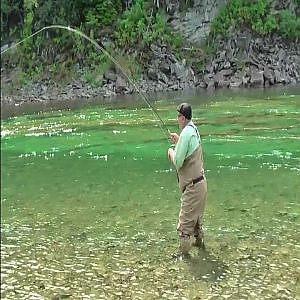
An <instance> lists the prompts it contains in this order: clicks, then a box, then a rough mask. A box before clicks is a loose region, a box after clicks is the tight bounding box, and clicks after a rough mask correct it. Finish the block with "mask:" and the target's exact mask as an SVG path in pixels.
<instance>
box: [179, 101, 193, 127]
mask: <svg viewBox="0 0 300 300" xmlns="http://www.w3.org/2000/svg"><path fill="white" fill-rule="evenodd" d="M177 112H178V115H177V117H178V124H179V127H180V129H183V128H184V127H185V125H186V124H187V123H188V122H189V121H190V120H191V119H192V107H191V105H190V104H188V103H181V104H180V105H178V106H177Z"/></svg>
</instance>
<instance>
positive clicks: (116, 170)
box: [1, 87, 300, 299]
mask: <svg viewBox="0 0 300 300" xmlns="http://www.w3.org/2000/svg"><path fill="white" fill-rule="evenodd" d="M149 100H150V101H151V103H152V104H153V106H155V108H156V109H157V112H158V114H159V115H160V117H161V118H162V120H163V121H164V123H165V124H166V126H167V127H168V129H170V130H171V131H175V130H177V124H176V122H177V114H176V106H177V105H178V104H179V103H180V102H182V101H188V102H190V103H192V104H193V119H194V122H195V123H196V124H197V125H198V128H199V131H200V134H201V136H202V143H203V148H204V159H205V168H206V176H207V179H208V190H209V193H208V202H207V206H206V211H205V220H204V223H205V224H204V225H205V234H206V235H205V240H206V250H205V251H204V250H201V251H197V250H196V249H193V250H192V252H191V256H192V257H191V259H190V260H188V261H177V260H175V259H174V258H173V254H174V253H175V252H176V250H177V245H178V240H177V235H176V223H177V216H178V211H179V205H180V203H179V198H180V194H179V191H178V188H177V181H176V174H175V171H174V168H173V167H172V166H171V165H170V163H169V162H168V160H167V158H166V150H167V148H168V146H169V142H168V140H167V139H166V137H165V135H164V133H163V131H162V130H161V128H160V126H159V125H160V124H159V121H158V120H157V118H156V117H155V116H154V115H153V113H152V111H151V110H150V109H149V108H148V107H147V105H145V103H143V102H142V100H141V98H140V97H139V96H138V95H136V96H133V95H131V96H126V97H119V98H116V99H111V100H110V101H107V100H106V101H105V102H104V101H103V100H101V99H93V100H91V101H86V102H85V103H84V104H82V103H81V102H79V101H73V102H72V101H71V102H69V103H68V104H66V103H60V102H59V101H58V102H57V103H52V104H51V105H50V104H47V105H43V106H42V107H37V106H36V105H35V106H30V105H27V106H24V107H22V108H20V107H11V108H10V109H8V108H7V109H6V110H5V112H3V114H2V121H1V298H2V299H63V298H69V299H228V298H229V299H296V298H297V297H300V287H299V285H300V259H299V257H300V242H299V241H300V235H299V232H300V225H299V224H300V222H299V221H300V202H299V200H300V184H299V183H300V90H299V87H290V88H283V87H282V88H277V89H268V90H263V89H262V90H234V91H232V90H219V91H217V92H214V93H207V92H203V91H197V90H190V91H186V92H180V93H179V92H178V93H167V94H156V95H149Z"/></svg>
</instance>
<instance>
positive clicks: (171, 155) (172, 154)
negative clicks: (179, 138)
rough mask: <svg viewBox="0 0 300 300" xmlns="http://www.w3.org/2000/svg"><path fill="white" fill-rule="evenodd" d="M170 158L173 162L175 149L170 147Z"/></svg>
mask: <svg viewBox="0 0 300 300" xmlns="http://www.w3.org/2000/svg"><path fill="white" fill-rule="evenodd" d="M168 159H169V160H170V161H171V162H173V160H174V149H173V148H169V149H168Z"/></svg>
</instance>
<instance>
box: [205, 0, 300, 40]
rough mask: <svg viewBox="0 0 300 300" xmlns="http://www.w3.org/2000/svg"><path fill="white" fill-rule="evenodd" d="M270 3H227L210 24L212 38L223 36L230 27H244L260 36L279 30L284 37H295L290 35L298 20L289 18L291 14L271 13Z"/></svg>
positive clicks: (259, 0)
mask: <svg viewBox="0 0 300 300" xmlns="http://www.w3.org/2000/svg"><path fill="white" fill-rule="evenodd" d="M271 3H272V1H271V0H254V1H252V0H251V1H250V0H231V1H228V2H227V4H226V5H225V7H224V8H223V9H222V10H221V11H220V13H219V15H218V16H217V17H216V18H215V19H214V20H213V22H212V27H211V34H212V36H213V37H216V36H218V35H225V34H226V33H227V32H228V30H229V29H230V28H232V27H237V26H242V25H246V26H249V27H250V28H252V30H253V31H254V32H256V33H258V34H260V35H269V34H272V33H274V32H276V31H278V30H279V32H280V33H281V34H282V35H283V36H285V37H289V38H294V37H296V36H295V35H294V33H292V28H293V26H295V25H296V24H297V23H299V18H296V16H292V18H289V17H291V12H289V13H290V16H287V14H286V13H284V12H282V13H281V14H279V15H280V17H278V14H275V13H273V12H271V9H270V6H271ZM294 28H295V27H294ZM297 37H299V32H298V34H297Z"/></svg>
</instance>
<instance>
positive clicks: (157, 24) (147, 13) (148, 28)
mask: <svg viewBox="0 0 300 300" xmlns="http://www.w3.org/2000/svg"><path fill="white" fill-rule="evenodd" d="M115 37H116V40H117V42H118V44H119V46H121V47H127V48H128V47H136V45H140V46H141V47H144V46H149V45H150V44H151V43H153V42H154V41H160V42H164V43H167V44H169V45H170V46H171V47H174V48H179V47H181V46H182V38H181V37H180V36H179V35H175V34H173V33H172V31H171V29H170V28H169V27H168V26H167V24H166V21H165V17H164V15H163V12H162V11H161V10H157V9H156V8H155V7H152V6H151V2H147V1H145V0H136V1H135V2H134V4H133V6H132V7H131V8H130V9H129V10H127V11H125V12H124V14H123V16H122V18H121V20H120V21H119V22H118V24H117V30H116V34H115Z"/></svg>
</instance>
